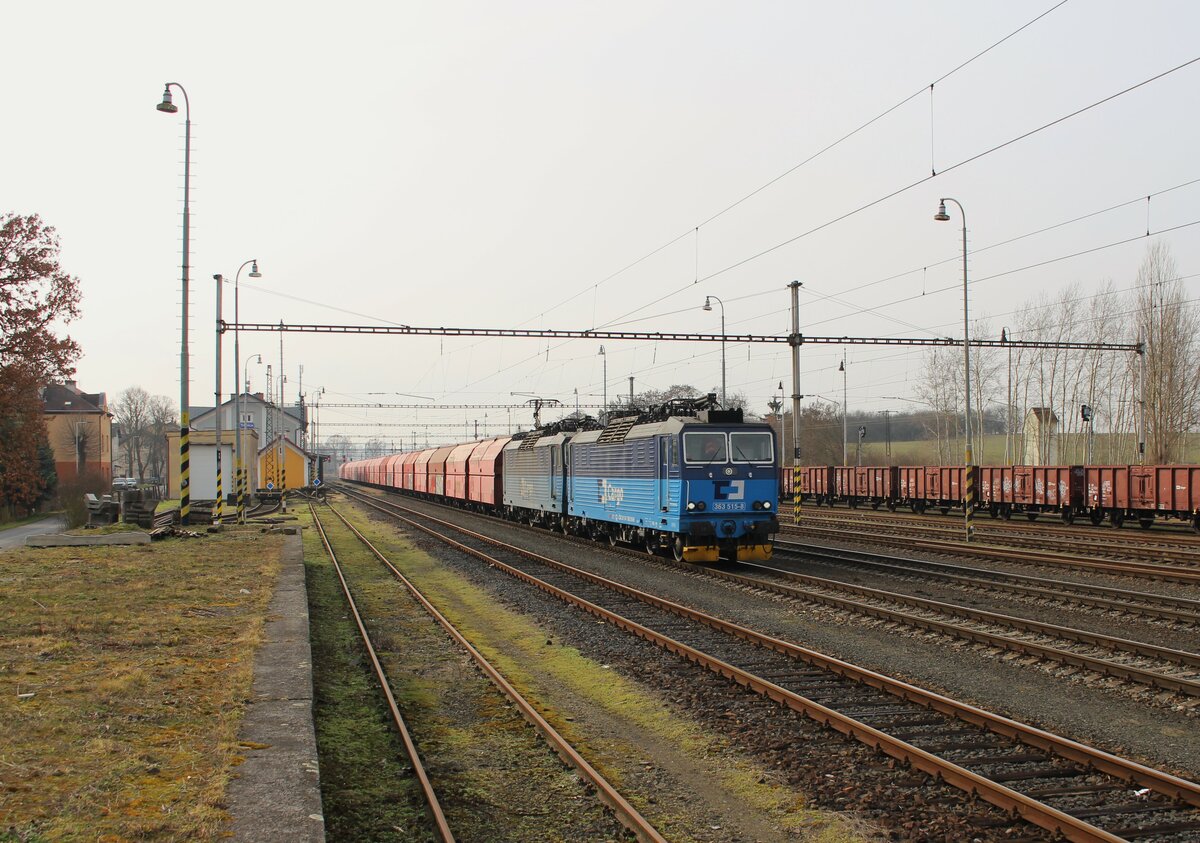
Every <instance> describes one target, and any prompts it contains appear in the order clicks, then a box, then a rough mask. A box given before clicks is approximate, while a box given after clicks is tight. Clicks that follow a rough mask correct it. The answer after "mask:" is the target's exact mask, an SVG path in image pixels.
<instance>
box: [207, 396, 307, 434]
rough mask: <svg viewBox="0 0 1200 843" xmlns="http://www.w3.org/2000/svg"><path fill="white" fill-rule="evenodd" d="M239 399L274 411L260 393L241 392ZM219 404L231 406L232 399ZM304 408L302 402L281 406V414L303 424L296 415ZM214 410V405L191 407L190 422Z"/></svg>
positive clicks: (247, 404)
mask: <svg viewBox="0 0 1200 843" xmlns="http://www.w3.org/2000/svg"><path fill="white" fill-rule="evenodd" d="M241 400H242V404H243V405H244V406H249V405H250V404H251V403H254V404H259V405H262V406H264V407H269V408H271V411H272V412H276V410H275V405H274V404H272V403H270V402H269V401H267V400H266V399H265V398H263V397H262V396H261V395H260V394H257V393H252V392H243V393H242V397H241ZM221 406H222V407H232V406H233V399H232V398H230V399H229V400H228V401H226V402H225V403H223V404H222V405H221ZM304 408H305V405H304V404H291V405H288V406H285V407H284V408H283V414H284V415H285V416H287V417H288V418H290V419H291V420H292V421H293V422H295V423H296V424H299V425H301V426H303V425H305V424H306V421H305V419H304V417H303V416H301V415H297V412H303V410H304ZM215 410H216V408H215V407H193V408H192V410H191V424H193V425H194V424H195V423H196V422H198V421H205V420H207V417H208V416H211V415H214V414H215Z"/></svg>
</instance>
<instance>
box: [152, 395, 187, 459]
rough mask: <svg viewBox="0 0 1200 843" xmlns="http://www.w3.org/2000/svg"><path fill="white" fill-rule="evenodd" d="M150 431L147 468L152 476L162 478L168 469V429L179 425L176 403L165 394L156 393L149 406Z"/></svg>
mask: <svg viewBox="0 0 1200 843" xmlns="http://www.w3.org/2000/svg"><path fill="white" fill-rule="evenodd" d="M147 413H148V415H149V427H148V429H149V433H148V435H147V436H146V439H145V445H146V469H147V470H148V472H149V474H150V476H151V477H157V478H159V479H160V480H161V479H162V478H164V477H165V476H166V473H167V471H166V469H167V431H168V430H170V429H172V428H175V427H177V426H178V424H177V422H176V419H178V418H179V417H178V416H177V415H176V413H175V405H174V404H173V403H172V402H171V399H170V398H167V397H166V396H164V395H155V396H154V397H152V398H151V399H150V404H149V406H148V407H147Z"/></svg>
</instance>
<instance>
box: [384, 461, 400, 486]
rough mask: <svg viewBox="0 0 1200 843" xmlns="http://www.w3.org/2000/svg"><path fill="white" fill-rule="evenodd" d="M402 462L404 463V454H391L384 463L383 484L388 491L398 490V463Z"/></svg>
mask: <svg viewBox="0 0 1200 843" xmlns="http://www.w3.org/2000/svg"><path fill="white" fill-rule="evenodd" d="M402 462H404V454H393V455H392V456H390V457H388V458H387V461H386V462H385V463H384V469H383V484H384V485H385V486H387V487H388V488H389V489H399V488H400V463H402Z"/></svg>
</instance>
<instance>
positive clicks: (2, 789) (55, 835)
mask: <svg viewBox="0 0 1200 843" xmlns="http://www.w3.org/2000/svg"><path fill="white" fill-rule="evenodd" d="M281 548H282V542H281V540H280V539H279V537H276V536H271V537H265V536H264V537H258V536H240V537H232V536H222V537H209V538H206V539H204V540H199V541H197V540H191V541H168V542H163V543H160V544H154V545H147V546H139V547H114V548H89V549H83V548H54V549H46V550H40V551H35V550H22V551H16V552H9V553H2V554H0V644H2V646H0V719H2V721H3V723H4V725H3V727H2V728H0V839H8V840H42V839H46V840H99V841H113V840H129V839H148V838H153V839H156V840H197V839H218V838H219V837H220V835H221V831H222V824H223V822H224V820H225V815H224V812H223V811H222V806H221V800H222V798H223V795H224V792H225V786H226V782H227V779H228V775H229V772H230V770H231V769H232V767H233V766H234V765H236V764H237V763H238V761H239V760H240V759H239V758H238V757H237V730H238V727H239V724H240V722H241V718H242V712H243V701H244V700H245V698H246V697H247V696H248V694H249V689H250V681H251V666H252V663H253V655H254V650H255V648H256V646H257V644H258V642H259V638H260V634H261V630H262V622H263V618H264V615H265V610H266V605H267V602H268V601H269V599H270V596H271V591H272V588H273V586H274V583H275V578H276V574H277V572H278V570H279V558H280V551H281ZM230 563H233V564H230Z"/></svg>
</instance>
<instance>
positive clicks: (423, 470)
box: [413, 448, 434, 495]
mask: <svg viewBox="0 0 1200 843" xmlns="http://www.w3.org/2000/svg"><path fill="white" fill-rule="evenodd" d="M433 452H434V449H433V448H426V449H425V450H424V451H421V452H420V453H418V454H417V458H416V460H414V461H413V491H414V492H416V493H417V494H419V495H423V494H426V493H428V492H429V472H428V470H427V469H428V466H429V458H430V457H432V456H433Z"/></svg>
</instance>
